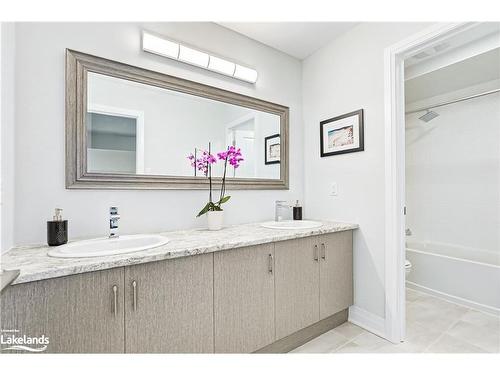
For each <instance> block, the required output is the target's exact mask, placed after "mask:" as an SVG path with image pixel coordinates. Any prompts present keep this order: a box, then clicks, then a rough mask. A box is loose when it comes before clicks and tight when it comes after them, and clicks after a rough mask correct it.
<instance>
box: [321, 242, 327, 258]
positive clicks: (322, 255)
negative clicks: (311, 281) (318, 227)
mask: <svg viewBox="0 0 500 375" xmlns="http://www.w3.org/2000/svg"><path fill="white" fill-rule="evenodd" d="M321 259H323V260H326V245H325V244H324V243H322V244H321Z"/></svg>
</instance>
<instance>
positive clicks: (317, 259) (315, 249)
mask: <svg viewBox="0 0 500 375" xmlns="http://www.w3.org/2000/svg"><path fill="white" fill-rule="evenodd" d="M314 260H315V261H316V262H317V261H319V258H318V245H314Z"/></svg>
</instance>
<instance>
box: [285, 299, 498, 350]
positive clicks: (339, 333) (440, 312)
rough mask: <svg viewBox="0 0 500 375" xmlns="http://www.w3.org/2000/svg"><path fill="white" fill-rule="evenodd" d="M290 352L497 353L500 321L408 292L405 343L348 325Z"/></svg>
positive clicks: (445, 302)
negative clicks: (395, 342) (394, 341)
mask: <svg viewBox="0 0 500 375" xmlns="http://www.w3.org/2000/svg"><path fill="white" fill-rule="evenodd" d="M292 353H500V318H499V317H495V316H493V315H489V314H484V313H481V312H478V311H475V310H471V309H468V308H467V307H463V306H460V305H456V304H454V303H450V302H447V301H444V300H442V299H439V298H436V297H433V296H430V295H428V294H424V293H420V292H417V291H414V290H412V289H407V290H406V341H405V342H403V343H400V344H397V345H396V344H392V343H390V342H389V341H387V340H384V339H383V338H381V337H379V336H376V335H374V334H372V333H370V332H368V331H365V330H364V329H362V328H360V327H358V326H356V325H354V324H351V323H349V322H347V323H344V324H342V325H341V326H339V327H337V328H335V329H332V330H331V331H328V332H326V333H324V334H323V335H321V336H319V337H316V338H315V339H314V340H312V341H309V342H308V343H306V344H304V345H302V346H301V347H298V348H296V349H295V350H293V351H292Z"/></svg>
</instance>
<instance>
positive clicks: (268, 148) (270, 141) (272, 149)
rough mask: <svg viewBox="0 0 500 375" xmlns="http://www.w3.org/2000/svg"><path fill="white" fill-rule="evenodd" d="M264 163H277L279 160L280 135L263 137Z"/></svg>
mask: <svg viewBox="0 0 500 375" xmlns="http://www.w3.org/2000/svg"><path fill="white" fill-rule="evenodd" d="M264 147H265V148H264V164H265V165H269V164H279V163H280V162H281V159H280V155H281V137H280V135H279V134H273V135H270V136H268V137H265V138H264Z"/></svg>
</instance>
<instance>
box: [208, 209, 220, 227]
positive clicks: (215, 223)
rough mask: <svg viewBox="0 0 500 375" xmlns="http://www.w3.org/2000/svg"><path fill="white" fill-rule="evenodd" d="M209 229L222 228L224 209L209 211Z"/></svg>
mask: <svg viewBox="0 0 500 375" xmlns="http://www.w3.org/2000/svg"><path fill="white" fill-rule="evenodd" d="M207 222H208V230H221V229H222V224H223V223H224V211H208V212H207Z"/></svg>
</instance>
